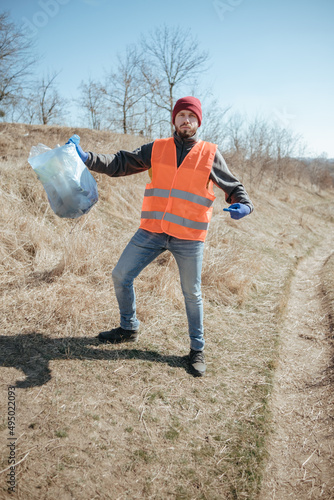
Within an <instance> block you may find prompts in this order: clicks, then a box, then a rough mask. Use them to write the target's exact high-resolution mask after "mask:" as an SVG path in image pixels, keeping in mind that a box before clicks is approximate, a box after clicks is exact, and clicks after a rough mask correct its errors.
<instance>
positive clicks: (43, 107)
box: [35, 72, 67, 125]
mask: <svg viewBox="0 0 334 500" xmlns="http://www.w3.org/2000/svg"><path fill="white" fill-rule="evenodd" d="M58 75H59V72H58V73H57V72H53V73H52V74H51V75H49V74H48V75H47V76H43V77H42V79H41V80H40V81H39V82H38V83H37V92H36V94H35V95H36V102H37V105H38V117H39V121H40V123H42V124H43V125H48V124H49V123H54V122H55V121H56V120H59V119H61V118H62V115H63V110H64V107H65V105H66V104H67V101H66V100H65V99H64V98H63V97H61V96H60V94H59V92H58V90H57V86H56V83H55V80H56V78H57V76H58Z"/></svg>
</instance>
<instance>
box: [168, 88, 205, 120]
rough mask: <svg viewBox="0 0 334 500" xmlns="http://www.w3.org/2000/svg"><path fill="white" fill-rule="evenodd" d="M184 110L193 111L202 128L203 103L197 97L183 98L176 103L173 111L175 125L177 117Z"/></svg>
mask: <svg viewBox="0 0 334 500" xmlns="http://www.w3.org/2000/svg"><path fill="white" fill-rule="evenodd" d="M183 110H188V111H192V112H193V113H195V115H196V116H197V119H198V126H199V127H200V126H201V123H202V105H201V101H200V100H199V99H197V98H196V97H192V96H188V97H181V99H179V100H178V101H176V103H175V106H174V109H173V124H174V123H175V117H176V115H177V114H178V113H179V112H180V111H183Z"/></svg>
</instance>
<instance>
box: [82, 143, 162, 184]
mask: <svg viewBox="0 0 334 500" xmlns="http://www.w3.org/2000/svg"><path fill="white" fill-rule="evenodd" d="M152 147H153V142H151V143H148V144H144V145H143V146H141V147H139V148H137V149H135V150H134V151H124V150H121V151H118V153H116V154H97V153H91V152H89V153H88V160H87V161H86V166H87V168H88V169H89V170H92V171H93V172H98V173H100V174H106V175H109V176H110V177H122V176H125V175H132V174H138V173H140V172H144V171H145V170H148V169H149V168H151V156H152Z"/></svg>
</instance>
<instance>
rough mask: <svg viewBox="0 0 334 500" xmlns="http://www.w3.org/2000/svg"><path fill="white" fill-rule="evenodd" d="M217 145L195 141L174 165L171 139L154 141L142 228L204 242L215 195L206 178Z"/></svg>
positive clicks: (174, 150) (174, 155)
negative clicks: (178, 162)
mask: <svg viewBox="0 0 334 500" xmlns="http://www.w3.org/2000/svg"><path fill="white" fill-rule="evenodd" d="M216 149H217V146H216V145H215V144H211V143H208V142H204V141H199V142H198V143H196V144H195V145H194V146H193V148H192V149H191V150H190V151H189V153H188V154H187V155H186V157H185V159H184V160H183V162H182V163H181V165H180V166H179V167H177V164H176V146H175V143H174V139H173V138H170V139H157V140H156V141H155V142H154V144H153V149H152V158H151V165H152V177H151V179H152V181H151V183H149V184H147V186H146V190H145V194H144V200H143V207H142V214H141V224H140V227H141V228H142V229H146V230H147V231H151V232H157V233H162V232H164V233H167V234H169V235H171V236H175V237H177V238H181V239H190V240H199V241H204V240H205V237H206V234H207V230H208V227H209V222H210V218H211V213H212V204H213V202H214V199H215V195H214V193H213V189H212V181H211V180H210V179H209V177H210V173H211V168H212V163H213V160H214V156H215V153H216Z"/></svg>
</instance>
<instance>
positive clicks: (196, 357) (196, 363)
mask: <svg viewBox="0 0 334 500" xmlns="http://www.w3.org/2000/svg"><path fill="white" fill-rule="evenodd" d="M189 368H190V371H191V373H192V374H193V375H195V377H203V375H204V373H205V370H206V364H205V357H204V351H194V349H190V353H189Z"/></svg>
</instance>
